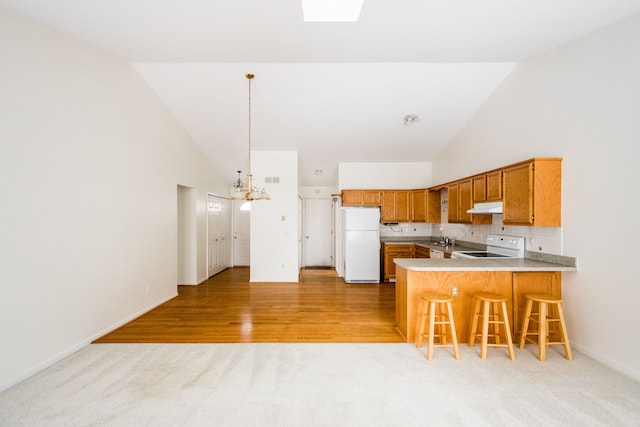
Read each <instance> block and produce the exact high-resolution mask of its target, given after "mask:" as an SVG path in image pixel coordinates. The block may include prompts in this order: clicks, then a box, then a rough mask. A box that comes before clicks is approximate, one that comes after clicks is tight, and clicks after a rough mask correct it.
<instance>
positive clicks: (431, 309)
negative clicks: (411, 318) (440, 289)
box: [416, 293, 460, 360]
mask: <svg viewBox="0 0 640 427" xmlns="http://www.w3.org/2000/svg"><path fill="white" fill-rule="evenodd" d="M420 299H421V301H422V308H421V311H420V316H418V325H417V326H416V347H418V348H420V347H422V340H423V338H425V337H428V345H427V360H431V359H433V348H434V347H453V356H454V357H455V358H456V360H459V359H460V353H459V352H458V337H457V335H456V325H455V322H454V321H453V310H452V309H451V301H453V297H451V296H449V295H444V294H436V293H425V294H423V295H422V296H421V297H420ZM445 309H446V312H445ZM427 318H429V332H428V334H425V331H424V329H425V324H426V322H427ZM436 325H438V326H439V328H438V329H439V333H438V334H436V333H435V326H436ZM447 325H449V329H450V332H451V334H450V336H451V343H447V331H446V329H447ZM436 336H437V337H439V338H440V343H439V344H434V338H435V337H436Z"/></svg>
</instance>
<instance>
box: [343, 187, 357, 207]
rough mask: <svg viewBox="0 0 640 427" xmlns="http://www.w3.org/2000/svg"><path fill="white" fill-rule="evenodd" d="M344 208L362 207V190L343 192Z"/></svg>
mask: <svg viewBox="0 0 640 427" xmlns="http://www.w3.org/2000/svg"><path fill="white" fill-rule="evenodd" d="M342 206H362V190H342Z"/></svg>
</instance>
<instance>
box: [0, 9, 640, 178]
mask: <svg viewBox="0 0 640 427" xmlns="http://www.w3.org/2000/svg"><path fill="white" fill-rule="evenodd" d="M0 5H1V6H5V7H7V8H9V9H12V10H14V11H16V12H18V13H21V14H23V15H26V16H28V17H31V18H33V19H35V20H37V21H40V22H42V23H44V24H47V25H50V26H51V27H54V28H56V29H58V30H59V31H61V32H64V33H66V34H69V35H71V36H73V37H76V38H78V39H80V40H82V41H84V42H86V43H88V44H90V45H93V46H96V47H98V48H100V49H104V50H106V51H108V52H111V53H113V54H115V55H117V56H119V57H121V58H123V59H124V60H126V61H129V62H131V63H132V64H133V65H134V66H135V67H136V69H137V70H138V71H139V72H140V74H141V75H142V77H143V78H144V79H145V80H146V81H147V83H148V84H149V85H150V87H151V88H152V89H153V90H154V91H155V92H156V93H157V94H158V96H159V97H160V98H161V99H162V101H163V102H164V103H165V104H166V106H167V107H168V109H169V110H170V111H171V112H172V113H173V114H174V115H175V117H176V118H177V119H178V120H179V121H180V122H181V123H182V124H183V126H184V127H185V129H186V130H187V131H188V132H189V133H190V135H191V136H192V137H193V138H194V140H195V142H196V143H197V144H198V145H199V146H200V147H201V148H202V150H203V152H204V153H205V154H206V155H207V156H208V157H209V158H210V160H211V161H212V163H213V164H214V165H215V166H216V167H217V168H218V170H219V172H220V173H221V174H222V175H223V176H224V177H225V178H226V179H228V180H229V181H230V182H231V181H232V180H234V179H235V178H236V170H243V171H245V172H246V171H247V164H248V159H247V157H248V153H247V149H248V138H247V136H248V135H247V134H248V123H247V122H248V120H247V110H248V86H247V80H246V78H245V74H246V73H254V74H255V75H256V77H255V80H254V81H253V101H252V111H253V132H252V148H253V149H254V150H297V151H298V152H299V159H300V167H301V179H302V184H303V185H308V186H319V185H336V184H337V165H338V162H361V161H364V162H416V161H419V162H429V161H432V160H433V159H434V158H435V157H436V156H437V155H438V153H439V152H440V151H441V150H442V149H443V148H444V147H445V146H446V144H447V143H448V142H449V141H450V140H451V138H452V137H453V136H454V135H455V134H456V133H457V132H458V131H459V130H460V128H461V127H462V126H463V125H464V124H465V122H466V121H467V120H468V119H469V118H470V117H471V116H472V115H473V113H474V112H475V111H476V110H477V109H478V108H479V106H480V105H482V103H483V102H484V101H485V100H486V98H487V97H488V96H489V95H490V94H491V93H492V91H493V90H494V89H495V88H496V86H497V85H499V84H500V82H501V81H502V80H503V79H504V78H505V76H506V75H507V74H508V73H509V72H510V70H511V69H512V68H513V67H514V65H515V64H516V63H517V62H519V61H522V60H525V59H527V58H530V57H531V56H534V55H536V54H539V53H541V52H544V51H545V50H548V49H551V48H553V47H556V46H558V45H560V44H562V43H565V42H566V41H569V40H571V39H574V38H577V37H580V36H583V35H585V34H588V33H590V32H592V31H595V30H597V29H598V28H601V27H603V26H605V25H608V24H610V23H613V22H616V21H618V20H621V19H623V18H625V17H628V16H631V15H634V14H636V13H640V0H537V1H528V0H484V1H477V0H447V1H443V0H393V1H389V0H365V2H364V6H363V9H362V12H361V14H360V18H359V20H358V22H356V23H317V22H313V23H305V22H303V19H302V6H301V0H274V1H266V0H226V1H217V0H109V1H104V0H55V1H52V0H0ZM408 114H416V115H418V116H419V121H418V122H416V123H413V124H411V125H405V124H404V120H403V118H404V117H405V116H406V115H408ZM317 169H320V170H323V172H324V173H323V174H321V175H317V174H315V173H314V172H315V171H316V170H317Z"/></svg>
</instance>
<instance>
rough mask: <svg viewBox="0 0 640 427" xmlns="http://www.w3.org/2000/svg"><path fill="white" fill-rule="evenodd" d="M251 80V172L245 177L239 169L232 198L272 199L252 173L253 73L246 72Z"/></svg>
mask: <svg viewBox="0 0 640 427" xmlns="http://www.w3.org/2000/svg"><path fill="white" fill-rule="evenodd" d="M245 77H246V78H247V81H248V82H249V173H248V174H247V177H246V178H245V179H241V178H240V173H241V171H238V180H237V181H236V182H235V183H234V185H233V186H234V188H235V192H234V193H233V195H232V196H231V199H232V200H247V201H251V200H271V197H269V194H267V191H266V190H265V189H264V188H262V187H256V186H255V185H254V182H253V175H251V80H253V78H254V77H255V76H254V75H253V74H246V75H245Z"/></svg>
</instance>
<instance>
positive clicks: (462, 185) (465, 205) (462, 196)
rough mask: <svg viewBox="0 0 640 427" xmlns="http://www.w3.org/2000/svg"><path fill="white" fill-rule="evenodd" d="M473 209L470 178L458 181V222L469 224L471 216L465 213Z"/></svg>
mask: <svg viewBox="0 0 640 427" xmlns="http://www.w3.org/2000/svg"><path fill="white" fill-rule="evenodd" d="M472 207H473V192H472V187H471V178H469V179H464V180H462V181H458V210H459V213H458V222H460V223H463V224H471V223H472V222H473V216H472V215H471V214H470V213H467V211H468V210H469V209H471V208H472Z"/></svg>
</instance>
